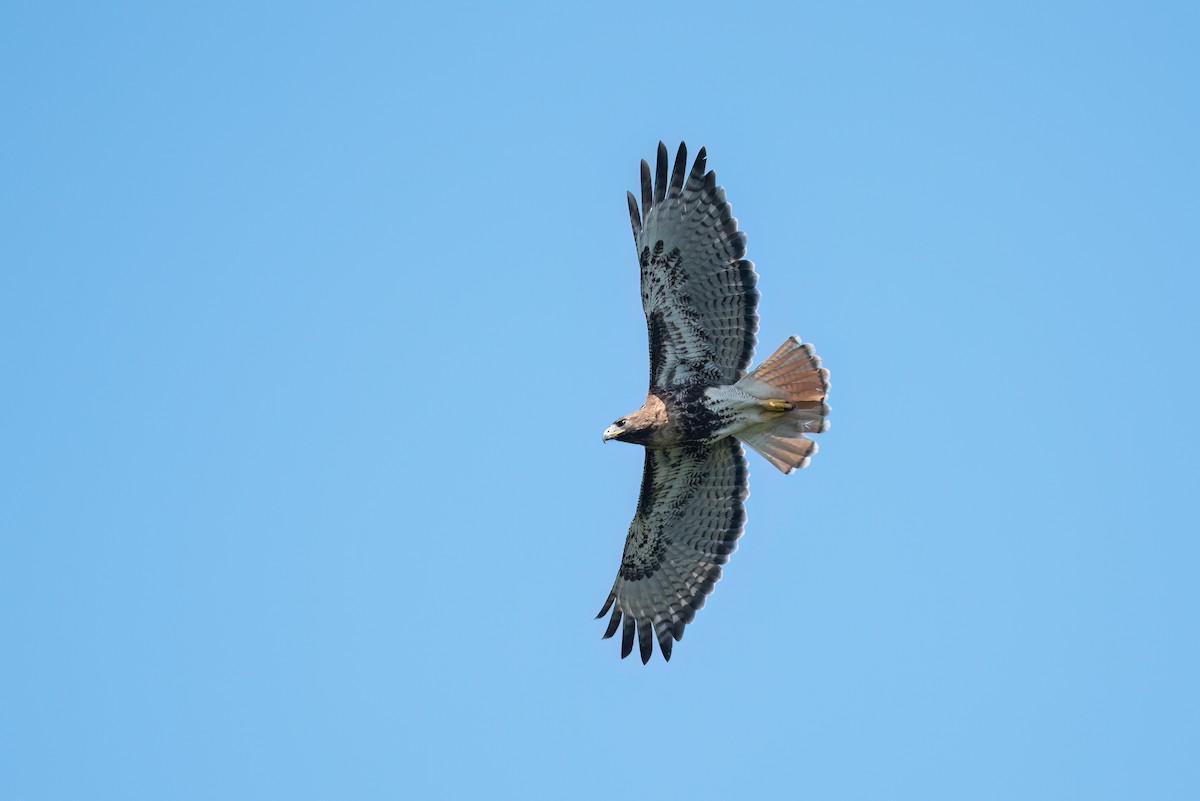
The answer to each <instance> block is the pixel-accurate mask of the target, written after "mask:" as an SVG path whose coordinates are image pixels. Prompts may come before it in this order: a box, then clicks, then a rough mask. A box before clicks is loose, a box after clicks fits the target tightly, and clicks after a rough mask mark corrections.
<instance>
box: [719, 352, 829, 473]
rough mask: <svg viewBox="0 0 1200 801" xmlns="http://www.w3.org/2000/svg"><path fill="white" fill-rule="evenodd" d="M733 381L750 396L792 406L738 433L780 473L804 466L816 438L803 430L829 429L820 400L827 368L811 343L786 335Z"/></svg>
mask: <svg viewBox="0 0 1200 801" xmlns="http://www.w3.org/2000/svg"><path fill="white" fill-rule="evenodd" d="M738 386H739V387H741V388H742V389H744V390H745V391H746V392H749V393H750V394H751V395H754V396H755V397H759V398H763V399H764V400H769V399H777V400H786V401H788V402H789V403H791V404H792V406H793V407H794V408H793V409H792V410H791V411H788V412H784V413H783V414H781V415H779V417H778V418H776V419H774V420H771V421H770V422H769V423H767V424H765V425H764V426H763V427H762V428H759V429H758V430H757V431H753V432H750V433H745V434H742V435H740V436H739V439H741V440H742V441H743V442H745V443H746V444H747V445H749V446H750V447H751V448H753V449H754V450H755V451H757V452H758V453H759V454H761V455H762V456H763V458H765V459H766V460H767V461H769V462H770V463H771V464H773V465H775V466H776V467H777V468H779V469H780V470H782V471H783V472H785V473H790V472H792V471H793V470H795V469H797V468H802V467H806V466H807V465H808V463H809V460H810V459H811V458H812V457H813V455H814V454H815V453H816V452H817V443H815V442H813V441H812V440H811V439H809V438H808V437H806V436H804V435H805V434H809V433H812V434H819V433H822V432H824V431H827V430H828V429H829V421H828V420H827V419H826V417H827V416H828V415H829V406H827V405H826V404H825V396H826V394H827V393H828V392H829V371H828V370H826V369H825V368H824V367H822V366H821V358H820V357H819V356H817V354H816V352H815V351H814V349H813V346H812V345H809V344H806V343H804V342H801V341H800V339H799V337H788V339H787V340H786V341H785V342H784V343H783V344H782V345H780V346H779V349H778V350H776V351H775V352H774V353H773V354H771V356H770V358H768V359H767V360H766V361H765V362H763V363H762V364H761V365H760V366H759V367H758V369H757V370H755V371H754V372H752V373H750V374H749V375H747V376H745V377H744V378H743V379H742V380H741V381H739V382H738Z"/></svg>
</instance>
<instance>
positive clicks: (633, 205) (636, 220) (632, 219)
mask: <svg viewBox="0 0 1200 801" xmlns="http://www.w3.org/2000/svg"><path fill="white" fill-rule="evenodd" d="M625 194H626V195H627V196H628V198H629V223H630V225H632V226H633V238H634V239H635V240H636V239H637V238H638V236H639V235H640V234H641V233H642V213H641V212H640V211H638V205H637V198H635V197H634V196H633V193H632V192H626V193H625Z"/></svg>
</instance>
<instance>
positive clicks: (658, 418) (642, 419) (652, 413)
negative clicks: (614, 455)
mask: <svg viewBox="0 0 1200 801" xmlns="http://www.w3.org/2000/svg"><path fill="white" fill-rule="evenodd" d="M666 424H667V407H666V404H664V403H663V402H662V400H661V399H660V398H658V397H657V396H656V395H648V396H646V402H645V403H643V404H642V408H640V409H638V410H637V411H636V412H633V413H632V414H627V415H625V416H624V417H622V418H621V419H620V420H617V421H616V422H615V423H613V424H612V425H611V426H609V427H608V428H606V429H604V441H605V442H608V441H609V440H610V439H615V440H619V441H620V442H632V443H635V444H637V445H646V444H648V443H649V442H650V440H651V439H652V438H653V437H654V435H655V434H656V433H658V432H660V431H661V430H662V429H663V428H664V427H665V426H666Z"/></svg>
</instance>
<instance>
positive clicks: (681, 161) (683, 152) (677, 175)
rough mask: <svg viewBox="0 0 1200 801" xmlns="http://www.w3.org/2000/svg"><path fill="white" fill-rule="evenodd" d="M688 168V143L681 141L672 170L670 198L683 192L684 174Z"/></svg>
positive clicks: (668, 193)
mask: <svg viewBox="0 0 1200 801" xmlns="http://www.w3.org/2000/svg"><path fill="white" fill-rule="evenodd" d="M686 170H687V145H686V144H684V143H683V142H680V143H679V151H678V152H677V153H676V154H675V167H674V168H673V169H672V170H671V188H670V190H669V191H668V192H667V196H668V197H670V198H677V197H679V196H680V195H682V194H683V175H684V172H685V171H686Z"/></svg>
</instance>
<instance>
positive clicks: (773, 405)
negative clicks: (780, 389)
mask: <svg viewBox="0 0 1200 801" xmlns="http://www.w3.org/2000/svg"><path fill="white" fill-rule="evenodd" d="M763 408H765V409H766V410H767V411H768V412H790V411H791V410H792V409H795V408H796V405H795V404H794V403H789V402H788V401H785V400H776V399H774V398H772V399H770V400H764V401H763Z"/></svg>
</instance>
